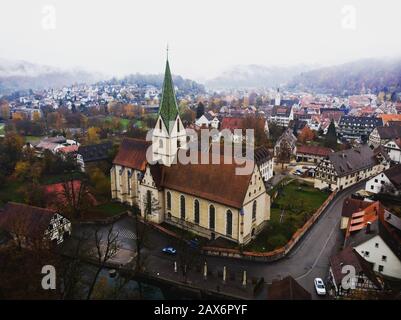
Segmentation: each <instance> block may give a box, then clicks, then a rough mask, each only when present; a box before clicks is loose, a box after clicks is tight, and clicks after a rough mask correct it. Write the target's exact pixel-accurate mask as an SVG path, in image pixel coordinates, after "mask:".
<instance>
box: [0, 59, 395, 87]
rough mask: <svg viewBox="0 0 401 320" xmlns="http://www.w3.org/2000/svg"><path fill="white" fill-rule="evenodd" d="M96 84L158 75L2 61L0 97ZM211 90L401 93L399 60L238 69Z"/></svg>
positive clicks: (142, 81) (158, 79) (182, 83)
mask: <svg viewBox="0 0 401 320" xmlns="http://www.w3.org/2000/svg"><path fill="white" fill-rule="evenodd" d="M99 81H105V82H108V83H123V84H133V83H136V84H138V85H147V84H150V85H155V86H157V87H160V86H161V83H162V81H163V75H162V74H155V75H151V74H139V73H136V74H130V75H127V76H125V77H122V78H110V77H108V76H106V75H102V74H100V73H93V72H88V71H85V70H82V69H72V70H67V69H65V70H64V69H60V68H55V67H51V66H46V65H38V64H34V63H30V62H27V61H10V60H5V59H0V94H3V95H4V94H9V93H11V92H12V91H17V90H27V89H34V90H35V89H43V88H50V87H53V88H57V87H62V86H65V85H71V84H74V83H86V84H92V83H97V82H99ZM174 83H175V85H176V86H177V87H179V88H180V89H184V90H190V91H191V92H195V93H196V92H203V91H204V87H203V85H202V84H199V83H198V82H195V81H192V80H190V79H184V78H183V77H181V76H179V75H175V76H174ZM205 86H206V87H207V88H209V89H230V88H232V89H236V88H275V87H283V88H287V89H290V90H296V91H311V92H316V93H331V94H336V95H347V94H359V93H361V92H372V93H377V92H379V91H383V90H384V91H390V92H401V58H400V59H363V60H357V61H353V62H349V63H345V64H341V65H334V66H330V67H318V66H312V65H296V66H290V67H282V66H263V65H237V66H234V67H233V68H231V69H229V70H227V71H225V72H223V73H222V74H221V75H220V76H218V77H216V78H213V79H210V80H208V81H206V82H205Z"/></svg>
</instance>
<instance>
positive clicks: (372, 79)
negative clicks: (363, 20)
mask: <svg viewBox="0 0 401 320" xmlns="http://www.w3.org/2000/svg"><path fill="white" fill-rule="evenodd" d="M287 87H288V88H289V89H296V90H309V91H313V92H319V93H333V94H340V95H342V94H344V95H348V94H359V93H361V92H368V91H370V92H372V93H378V92H380V91H382V90H385V91H386V90H388V91H390V92H393V91H396V92H400V91H401V60H378V59H364V60H359V61H354V62H350V63H346V64H342V65H336V66H332V67H325V68H319V69H316V70H312V71H309V72H303V73H301V74H299V75H297V76H295V77H294V78H293V79H292V80H291V81H289V83H288V86H287Z"/></svg>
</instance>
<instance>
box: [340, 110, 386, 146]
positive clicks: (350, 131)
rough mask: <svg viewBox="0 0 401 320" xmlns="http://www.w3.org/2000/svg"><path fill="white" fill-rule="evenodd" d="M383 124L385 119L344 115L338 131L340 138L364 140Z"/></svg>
mask: <svg viewBox="0 0 401 320" xmlns="http://www.w3.org/2000/svg"><path fill="white" fill-rule="evenodd" d="M382 125H383V121H382V119H380V118H374V117H356V116H342V117H341V119H340V123H339V124H338V131H337V133H338V136H339V137H340V138H345V139H347V140H349V139H359V140H361V141H364V140H367V139H368V137H369V135H370V133H371V132H372V131H373V130H374V129H375V128H377V127H379V126H382Z"/></svg>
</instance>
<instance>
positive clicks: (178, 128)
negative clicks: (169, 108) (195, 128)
mask: <svg viewBox="0 0 401 320" xmlns="http://www.w3.org/2000/svg"><path fill="white" fill-rule="evenodd" d="M177 132H180V119H177Z"/></svg>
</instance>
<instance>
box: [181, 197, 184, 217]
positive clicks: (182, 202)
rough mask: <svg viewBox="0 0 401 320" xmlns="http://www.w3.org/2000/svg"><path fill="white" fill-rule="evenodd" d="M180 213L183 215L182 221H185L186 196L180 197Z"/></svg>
mask: <svg viewBox="0 0 401 320" xmlns="http://www.w3.org/2000/svg"><path fill="white" fill-rule="evenodd" d="M180 213H181V219H182V220H185V197H184V196H181V197H180Z"/></svg>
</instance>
